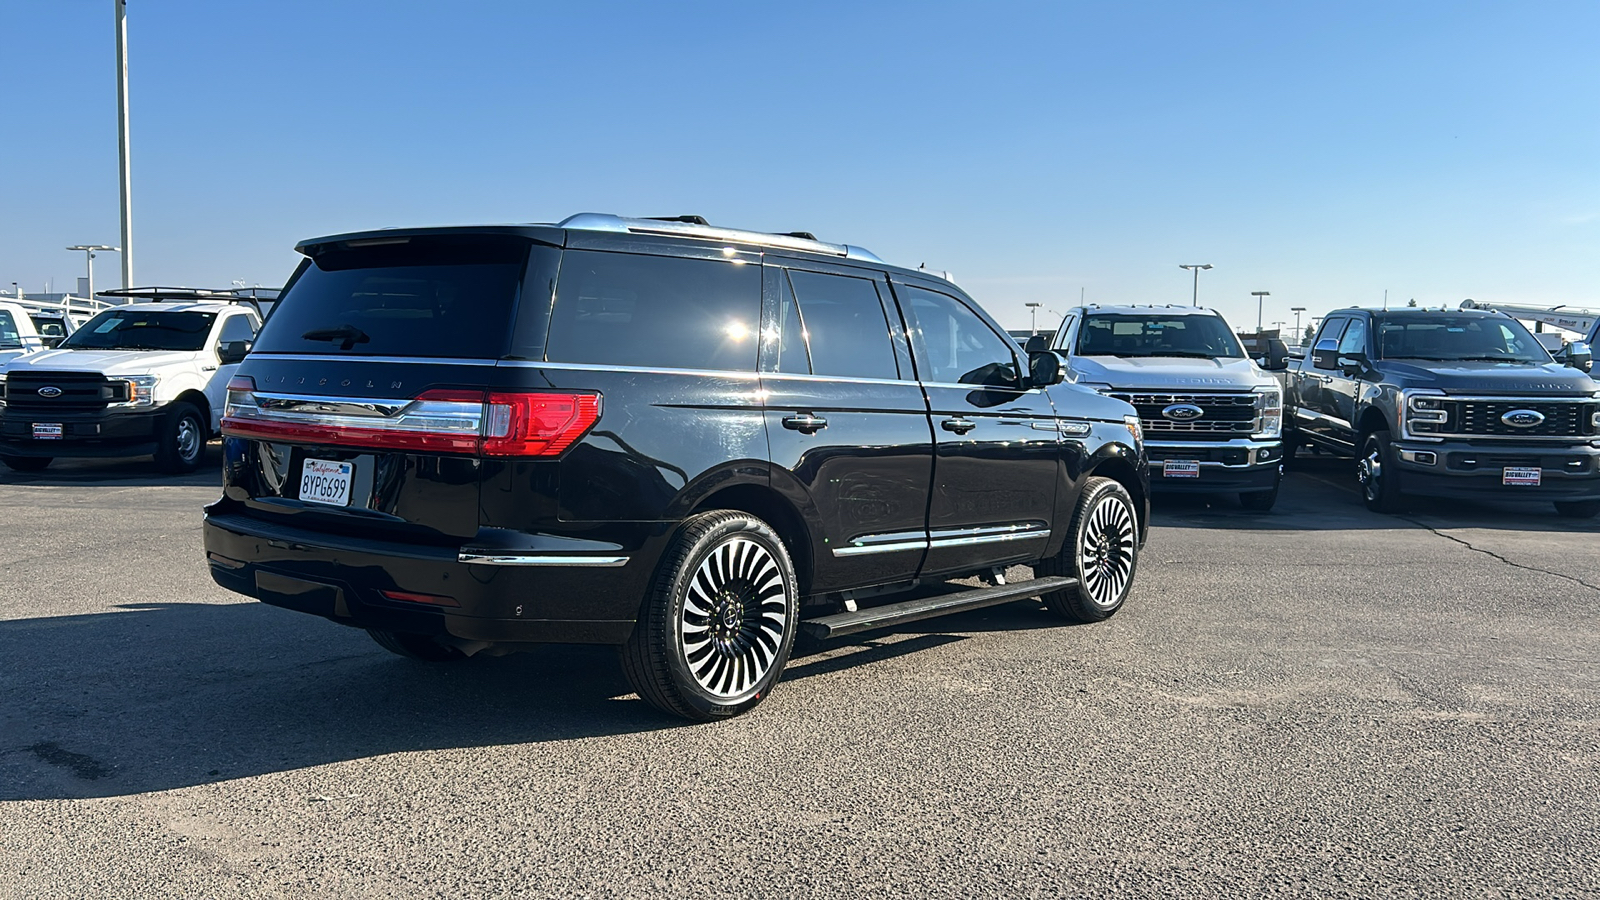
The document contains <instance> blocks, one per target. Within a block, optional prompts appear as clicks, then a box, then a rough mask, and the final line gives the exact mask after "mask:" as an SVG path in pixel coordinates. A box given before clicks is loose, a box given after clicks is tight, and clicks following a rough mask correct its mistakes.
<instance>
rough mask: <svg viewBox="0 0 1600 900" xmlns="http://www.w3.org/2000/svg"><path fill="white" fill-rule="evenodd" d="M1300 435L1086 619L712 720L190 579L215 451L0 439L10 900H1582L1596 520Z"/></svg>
mask: <svg viewBox="0 0 1600 900" xmlns="http://www.w3.org/2000/svg"><path fill="white" fill-rule="evenodd" d="M211 455H212V457H213V458H215V457H217V456H218V455H219V454H218V449H217V445H215V444H214V445H212V447H211ZM214 461H215V459H213V462H214ZM1301 463H1302V465H1301V466H1300V468H1299V469H1298V470H1297V471H1296V472H1294V473H1293V474H1292V475H1291V476H1290V478H1289V479H1288V481H1287V482H1286V484H1285V487H1284V490H1283V494H1282V497H1281V499H1280V501H1279V504H1278V506H1277V508H1276V509H1275V510H1273V511H1272V512H1271V513H1269V514H1255V513H1249V512H1246V511H1244V510H1242V509H1241V508H1240V507H1239V505H1238V503H1237V501H1236V500H1235V499H1234V498H1232V497H1228V496H1223V497H1215V498H1173V499H1166V500H1159V501H1158V503H1157V505H1156V511H1155V518H1154V522H1153V528H1152V531H1151V535H1150V541H1149V544H1148V546H1147V547H1146V549H1145V552H1144V554H1143V556H1142V557H1141V560H1140V568H1139V572H1138V575H1137V582H1136V587H1135V590H1134V593H1133V596H1132V598H1131V599H1130V601H1129V602H1128V605H1127V606H1126V607H1125V608H1124V610H1123V611H1122V612H1120V613H1119V614H1118V615H1117V616H1116V617H1114V618H1113V619H1111V620H1110V621H1108V622H1104V623H1101V624H1097V625H1090V626H1075V627H1072V626H1066V625H1063V624H1061V623H1059V622H1058V621H1056V620H1053V619H1052V618H1051V616H1050V615H1049V614H1048V613H1047V612H1046V611H1045V610H1044V609H1043V607H1042V606H1041V605H1040V604H1038V603H1037V602H1018V603H1014V604H1010V605H1007V606H1002V607H995V608H991V609H987V610H980V611H977V612H973V613H967V614H962V615H958V616H953V617H948V618H945V619H935V620H931V621H925V622H919V623H915V624H914V625H910V626H906V627H903V628H899V629H893V630H890V631H887V632H878V633H870V634H866V635H861V636H855V637H852V638H848V639H845V640H842V641H837V642H834V643H831V644H828V645H825V646H824V647H822V648H821V649H817V650H813V651H811V652H809V653H808V655H805V656H802V657H800V658H798V659H796V660H795V661H794V662H793V663H791V665H790V668H789V671H788V674H787V677H786V678H785V680H784V682H783V683H782V684H781V685H780V686H779V688H778V689H777V690H776V691H775V692H774V693H773V695H772V696H771V698H770V699H769V700H768V701H766V702H765V703H764V704H763V705H762V706H761V707H760V708H758V709H757V710H756V711H755V712H754V713H752V714H750V715H747V716H744V717H741V718H739V719H735V720H733V721H729V722H723V723H717V724H711V725H686V724H681V723H679V722H677V721H675V720H672V719H669V718H665V717H663V716H662V715H660V714H658V713H656V712H655V711H653V710H652V709H651V708H649V707H647V706H646V705H645V704H643V703H642V702H640V701H639V700H638V698H637V697H635V696H634V695H633V694H632V693H631V692H630V691H629V689H628V686H627V684H626V682H625V681H624V680H623V678H622V675H621V673H620V670H619V668H618V666H617V663H616V658H615V652H614V651H612V650H609V649H607V648H597V647H561V646H553V647H550V648H547V649H545V650H542V651H540V652H537V653H531V654H525V655H519V656H507V657H499V658H477V659H472V660H469V661H466V662H463V663H459V664H451V665H428V664H421V663H414V662H411V661H408V660H404V659H400V658H398V657H395V656H392V655H390V654H389V653H387V652H386V651H384V650H382V649H380V648H379V647H378V646H377V645H376V644H374V643H372V642H371V640H369V639H368V638H367V636H366V635H365V634H364V633H362V632H359V631H355V630H353V629H347V628H341V627H339V626H337V625H333V624H331V623H329V622H326V621H323V620H320V619H314V618H311V617H308V616H303V615H299V614H296V613H291V612H287V611H283V610H278V609H273V608H269V607H266V606H263V605H260V604H257V603H253V602H248V601H244V600H242V598H239V597H237V596H235V595H232V594H229V593H227V592H225V591H223V590H221V589H219V588H217V587H215V586H214V585H213V584H212V582H211V580H210V578H209V577H208V575H207V574H206V567H205V563H204V559H203V556H202V552H201V547H200V507H201V506H202V505H203V504H204V503H206V502H208V501H209V500H211V499H212V498H213V497H214V496H215V495H216V494H217V490H218V487H217V477H216V475H215V467H213V466H208V468H207V469H206V470H204V471H203V472H202V473H201V474H197V475H194V476H189V477H184V478H177V479H172V478H166V477H163V476H160V475H158V474H156V473H155V472H154V469H153V467H152V466H151V464H150V463H149V462H148V461H142V460H136V461H128V462H83V463H58V464H57V465H56V466H54V467H52V468H51V469H50V470H48V471H46V472H44V473H42V474H39V475H22V474H17V473H11V472H0V897H6V898H12V897H16V898H24V897H25V898H46V897H118V898H123V897H213V898H225V897H294V898H297V900H299V898H308V897H401V896H404V897H408V898H409V897H452V898H458V897H523V896H527V897H545V896H549V897H622V896H672V897H710V896H732V897H761V898H781V897H810V896H827V897H836V896H859V895H865V894H868V893H879V894H893V895H917V896H978V897H1030V896H1037V897H1064V896H1073V897H1110V896H1128V897H1141V896H1148V897H1174V896H1204V897H1258V896H1317V897H1339V896H1351V897H1374V896H1397V897H1414V896H1471V897H1483V896H1505V897H1584V896H1600V865H1597V864H1596V860H1597V859H1600V824H1597V823H1600V662H1597V660H1600V653H1597V651H1600V622H1597V615H1596V613H1597V611H1600V524H1597V523H1595V522H1574V521H1572V520H1567V519H1560V518H1557V517H1556V516H1555V515H1554V514H1553V512H1552V511H1551V510H1550V508H1549V507H1547V506H1541V505H1534V504H1469V503H1454V502H1452V503H1448V504H1446V503H1436V502H1427V501H1423V502H1419V503H1417V504H1416V506H1415V508H1413V509H1412V510H1411V511H1409V512H1407V513H1405V514H1403V515H1393V516H1389V515H1378V514H1373V513H1369V512H1367V511H1366V510H1365V509H1364V508H1363V507H1362V506H1361V504H1360V503H1359V501H1358V499H1357V497H1356V495H1355V493H1354V492H1353V490H1352V486H1353V478H1352V477H1351V476H1350V474H1349V471H1348V468H1349V463H1347V462H1346V463H1341V462H1337V461H1333V460H1328V459H1326V458H1315V459H1303V460H1301Z"/></svg>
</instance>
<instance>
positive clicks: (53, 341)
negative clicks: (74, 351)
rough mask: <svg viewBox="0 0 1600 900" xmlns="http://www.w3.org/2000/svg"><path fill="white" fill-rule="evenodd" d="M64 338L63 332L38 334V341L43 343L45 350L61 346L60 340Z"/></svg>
mask: <svg viewBox="0 0 1600 900" xmlns="http://www.w3.org/2000/svg"><path fill="white" fill-rule="evenodd" d="M66 339H67V336H66V335H64V334H41V335H39V343H41V344H44V348H45V349H46V350H54V349H55V348H57V347H59V346H61V342H62V341H64V340H66Z"/></svg>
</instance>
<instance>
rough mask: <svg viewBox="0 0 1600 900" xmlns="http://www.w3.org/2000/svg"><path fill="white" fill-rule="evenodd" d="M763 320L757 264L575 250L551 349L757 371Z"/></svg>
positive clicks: (566, 258)
mask: <svg viewBox="0 0 1600 900" xmlns="http://www.w3.org/2000/svg"><path fill="white" fill-rule="evenodd" d="M760 322H761V268H760V267H759V266H751V265H740V264H738V263H737V262H735V261H732V260H721V259H682V258H679V257H673V256H639V255H635V254H629V253H604V252H598V251H592V250H568V251H567V252H566V253H565V254H564V255H563V257H562V260H561V277H560V280H559V281H558V282H557V285H556V300H555V306H554V307H553V308H552V309H551V311H550V333H549V340H548V342H547V344H546V351H545V358H546V359H547V360H548V361H550V362H568V363H591V364H599V365H614V366H646V367H649V368H661V369H722V370H734V371H753V370H754V369H755V364H756V332H757V330H758V328H759V326H760Z"/></svg>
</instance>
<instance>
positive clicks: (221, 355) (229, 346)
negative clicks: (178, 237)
mask: <svg viewBox="0 0 1600 900" xmlns="http://www.w3.org/2000/svg"><path fill="white" fill-rule="evenodd" d="M254 344H255V342H254V341H229V342H227V343H226V344H222V345H219V346H218V347H217V361H218V362H221V363H222V364H223V365H225V366H231V365H233V364H235V363H241V362H244V358H245V356H246V355H248V354H249V353H250V348H251V347H252V346H254Z"/></svg>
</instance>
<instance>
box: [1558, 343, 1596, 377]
mask: <svg viewBox="0 0 1600 900" xmlns="http://www.w3.org/2000/svg"><path fill="white" fill-rule="evenodd" d="M1555 358H1556V362H1558V363H1561V364H1562V365H1567V366H1571V367H1572V368H1574V369H1577V370H1579V371H1580V372H1587V371H1589V370H1590V369H1592V368H1593V367H1594V348H1592V347H1590V346H1589V344H1588V343H1587V342H1585V341H1573V342H1572V343H1570V344H1568V345H1566V346H1565V347H1562V348H1561V349H1560V350H1558V351H1557V352H1556V353H1555Z"/></svg>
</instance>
